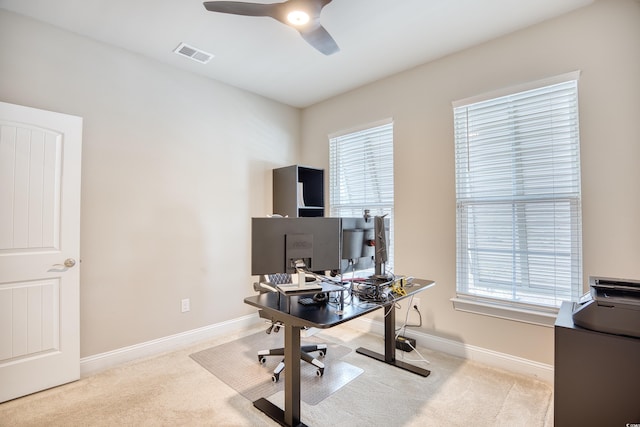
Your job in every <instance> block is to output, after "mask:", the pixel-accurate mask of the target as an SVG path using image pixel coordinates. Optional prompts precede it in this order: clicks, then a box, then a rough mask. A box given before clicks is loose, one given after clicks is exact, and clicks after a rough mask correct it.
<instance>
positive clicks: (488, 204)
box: [454, 76, 582, 307]
mask: <svg viewBox="0 0 640 427" xmlns="http://www.w3.org/2000/svg"><path fill="white" fill-rule="evenodd" d="M574 77H575V76H574ZM454 126H455V162H456V166H455V169H456V203H457V209H456V210H457V218H456V225H457V230H456V234H457V292H458V296H459V297H464V296H467V297H475V298H479V299H483V300H486V301H491V300H493V301H499V302H500V303H502V304H504V302H507V303H508V304H513V305H517V306H518V307H521V306H527V305H532V306H538V307H540V306H546V307H558V306H559V305H560V304H561V301H562V300H573V301H575V300H577V299H578V298H579V296H580V293H581V289H582V225H581V191H580V140H579V131H578V85H577V77H576V78H574V79H569V80H567V81H562V82H559V83H554V84H551V85H546V86H542V87H537V88H534V89H529V90H525V91H522V92H518V93H512V94H509V95H506V96H500V97H497V98H493V99H486V100H483V101H480V102H474V103H469V104H464V103H459V104H454Z"/></svg>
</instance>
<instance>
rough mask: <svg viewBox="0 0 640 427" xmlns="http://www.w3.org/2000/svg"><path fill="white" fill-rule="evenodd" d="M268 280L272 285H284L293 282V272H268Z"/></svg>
mask: <svg viewBox="0 0 640 427" xmlns="http://www.w3.org/2000/svg"><path fill="white" fill-rule="evenodd" d="M267 281H268V282H269V283H270V284H272V285H282V284H285V283H292V282H291V274H289V273H277V274H268V275H267Z"/></svg>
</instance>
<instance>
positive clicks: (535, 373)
mask: <svg viewBox="0 0 640 427" xmlns="http://www.w3.org/2000/svg"><path fill="white" fill-rule="evenodd" d="M260 322H264V321H263V319H260V317H258V315H257V313H256V314H251V315H248V316H243V317H239V318H237V319H232V320H229V321H226V322H222V323H216V324H214V325H209V326H205V327H202V328H198V329H193V330H190V331H186V332H182V333H179V334H175V335H170V336H168V337H164V338H159V339H156V340H152V341H147V342H143V343H140V344H136V345H132V346H129V347H123V348H120V349H117V350H112V351H108V352H106V353H101V354H96V355H93V356H88V357H83V358H82V359H80V373H81V376H87V375H90V374H93V373H96V372H99V371H102V370H105V369H109V368H113V367H115V366H118V365H120V364H122V363H126V362H130V361H133V360H136V359H140V358H143V357H149V356H153V355H155V354H159V353H162V352H166V351H173V350H178V349H180V348H184V347H186V346H188V345H192V344H196V343H198V342H201V341H206V340H208V339H212V338H216V337H219V336H222V335H225V334H229V333H234V332H240V331H243V330H246V329H248V328H251V327H253V326H255V325H257V324H259V323H260ZM349 326H350V327H352V328H354V329H356V330H359V331H363V332H370V333H374V334H377V335H381V336H383V335H384V324H383V323H382V322H380V321H376V320H372V319H369V318H365V317H360V318H358V319H355V320H353V321H351V322H349ZM406 336H408V337H411V338H414V339H415V340H416V341H418V343H419V344H420V346H422V347H426V348H428V349H431V350H435V351H440V352H443V353H447V354H451V355H453V356H457V357H461V358H463V359H468V360H474V361H477V362H480V363H484V364H486V365H489V366H492V367H495V368H499V369H504V370H506V371H510V372H515V373H518V374H522V375H527V376H531V377H535V378H538V379H540V380H542V381H546V382H548V383H549V384H553V366H552V365H547V364H544V363H539V362H535V361H532V360H528V359H524V358H521V357H517V356H512V355H510V354H505V353H499V352H497V351H493V350H488V349H486V348H481V347H477V346H473V345H469V344H464V343H461V342H459V341H454V340H450V339H446V338H441V337H437V336H434V335H429V334H425V333H423V332H417V331H414V330H411V329H407V331H406Z"/></svg>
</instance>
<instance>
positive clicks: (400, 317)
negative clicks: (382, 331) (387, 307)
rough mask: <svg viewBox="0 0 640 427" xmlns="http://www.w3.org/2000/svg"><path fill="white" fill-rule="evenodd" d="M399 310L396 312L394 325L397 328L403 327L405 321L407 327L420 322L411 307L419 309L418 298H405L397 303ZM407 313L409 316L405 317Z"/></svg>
mask: <svg viewBox="0 0 640 427" xmlns="http://www.w3.org/2000/svg"><path fill="white" fill-rule="evenodd" d="M399 305H400V308H398V309H397V311H396V325H397V326H398V327H400V326H402V325H404V323H405V321H406V322H407V324H409V325H416V324H418V323H419V322H420V316H418V313H417V312H416V310H415V308H413V306H414V305H415V306H418V309H419V308H420V298H416V297H413V299H411V298H405V299H403V300H402V301H400V302H399ZM407 312H408V313H409V315H408V316H407Z"/></svg>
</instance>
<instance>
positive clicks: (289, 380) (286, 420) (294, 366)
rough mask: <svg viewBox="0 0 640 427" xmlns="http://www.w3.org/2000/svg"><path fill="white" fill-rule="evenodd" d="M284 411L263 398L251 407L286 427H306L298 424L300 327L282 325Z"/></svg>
mask: <svg viewBox="0 0 640 427" xmlns="http://www.w3.org/2000/svg"><path fill="white" fill-rule="evenodd" d="M284 363H285V368H284V411H283V410H282V409H280V408H278V407H277V406H276V405H274V404H273V403H271V402H269V401H268V400H267V399H265V398H261V399H258V400H256V401H255V402H253V406H255V407H256V408H258V409H259V410H261V411H262V412H264V413H265V414H267V415H268V416H269V417H271V419H273V420H274V421H275V422H277V423H278V424H280V425H281V426H286V427H294V426H295V427H306V426H305V425H304V424H302V423H301V422H300V327H299V326H291V325H284Z"/></svg>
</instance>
